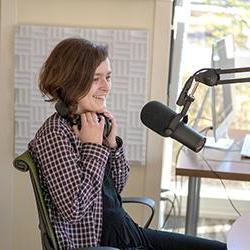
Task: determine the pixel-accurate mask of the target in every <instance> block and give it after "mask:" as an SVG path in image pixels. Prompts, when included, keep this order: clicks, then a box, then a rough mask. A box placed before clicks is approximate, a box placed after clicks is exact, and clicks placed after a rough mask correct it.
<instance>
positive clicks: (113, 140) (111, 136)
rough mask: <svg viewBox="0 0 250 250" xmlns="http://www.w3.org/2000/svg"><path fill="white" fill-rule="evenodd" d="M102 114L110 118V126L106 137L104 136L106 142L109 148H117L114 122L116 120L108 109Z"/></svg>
mask: <svg viewBox="0 0 250 250" xmlns="http://www.w3.org/2000/svg"><path fill="white" fill-rule="evenodd" d="M103 114H104V116H106V117H107V118H108V119H109V120H110V122H111V127H112V128H111V131H110V133H109V135H108V137H107V138H106V140H107V143H108V145H109V146H110V147H111V148H117V142H116V136H117V131H118V125H117V123H116V120H115V118H114V117H113V115H112V114H111V113H109V112H108V111H105V112H104V113H103Z"/></svg>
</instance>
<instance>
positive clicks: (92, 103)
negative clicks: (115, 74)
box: [77, 58, 111, 114]
mask: <svg viewBox="0 0 250 250" xmlns="http://www.w3.org/2000/svg"><path fill="white" fill-rule="evenodd" d="M110 88H111V66H110V61H109V59H108V58H106V59H105V60H104V61H102V62H101V63H100V64H99V66H98V67H97V68H96V71H95V74H94V80H93V83H92V86H91V88H90V90H89V92H88V94H87V95H86V96H84V97H82V98H81V99H80V100H79V102H78V107H77V114H82V113H84V112H97V113H103V112H104V111H105V110H106V98H107V96H108V94H109V91H110Z"/></svg>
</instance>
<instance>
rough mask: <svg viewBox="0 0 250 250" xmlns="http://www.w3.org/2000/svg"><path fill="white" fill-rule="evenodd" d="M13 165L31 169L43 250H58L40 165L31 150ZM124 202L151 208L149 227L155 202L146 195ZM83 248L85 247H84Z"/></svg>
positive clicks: (23, 169)
mask: <svg viewBox="0 0 250 250" xmlns="http://www.w3.org/2000/svg"><path fill="white" fill-rule="evenodd" d="M13 165H14V167H15V168H16V169H18V170H19V171H22V172H27V171H29V173H30V179H31V183H32V186H33V191H34V195H35V200H36V205H37V211H38V218H39V226H38V227H39V229H40V233H41V241H42V248H43V250H58V249H59V247H58V243H57V239H56V236H55V234H54V231H53V228H52V225H51V223H50V219H49V215H48V211H47V208H46V205H45V202H44V198H43V193H42V189H41V186H40V181H39V176H38V166H36V164H35V163H34V161H33V159H32V156H31V154H30V152H29V151H28V150H27V151H25V152H24V153H23V154H21V155H19V156H18V157H16V158H15V159H14V161H13ZM123 202H124V203H139V204H144V205H146V206H147V207H149V208H150V210H151V214H150V217H149V218H148V220H147V221H146V223H145V225H144V227H145V228H146V227H148V226H149V224H150V222H151V220H152V218H153V216H154V207H155V202H154V201H153V200H152V199H150V198H146V197H126V198H123ZM82 249H83V248H82ZM84 249H86V250H87V249H96V250H98V249H100V250H112V249H116V248H113V247H90V248H89V247H86V248H84Z"/></svg>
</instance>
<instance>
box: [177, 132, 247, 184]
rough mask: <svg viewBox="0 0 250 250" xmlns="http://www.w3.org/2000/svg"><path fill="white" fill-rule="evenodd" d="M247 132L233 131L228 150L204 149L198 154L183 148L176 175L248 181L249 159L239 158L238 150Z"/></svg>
mask: <svg viewBox="0 0 250 250" xmlns="http://www.w3.org/2000/svg"><path fill="white" fill-rule="evenodd" d="M247 133H249V131H247V132H246V131H242V130H233V131H231V132H230V135H232V138H234V139H235V142H234V144H233V146H232V147H231V148H230V149H229V150H219V149H212V148H204V149H203V150H201V151H200V152H199V153H194V152H193V151H191V150H189V149H187V148H183V150H182V152H181V153H180V157H179V160H178V164H177V167H176V175H182V176H195V177H207V178H216V179H217V178H221V179H228V180H240V181H250V159H246V158H241V155H240V150H241V147H242V143H243V139H244V136H245V134H247Z"/></svg>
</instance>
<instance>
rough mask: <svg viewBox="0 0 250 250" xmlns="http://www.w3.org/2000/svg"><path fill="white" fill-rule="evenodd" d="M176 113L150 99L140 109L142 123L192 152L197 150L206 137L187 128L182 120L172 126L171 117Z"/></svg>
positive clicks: (202, 145)
mask: <svg viewBox="0 0 250 250" xmlns="http://www.w3.org/2000/svg"><path fill="white" fill-rule="evenodd" d="M177 115H178V114H177V113H175V112H174V111H173V110H171V109H170V108H168V107H167V106H165V105H163V104H162V103H160V102H157V101H151V102H148V103H147V104H145V105H144V107H143V108H142V111H141V121H142V123H143V124H144V125H145V126H146V127H148V128H150V129H152V130H153V131H154V132H156V133H158V134H159V135H161V136H164V137H168V136H170V137H171V138H173V139H175V140H177V141H178V142H180V143H181V144H183V145H185V146H187V147H188V148H190V149H191V150H193V151H194V152H199V151H200V150H201V149H202V148H203V147H204V144H205V142H206V138H205V137H203V136H201V135H200V134H199V133H197V132H196V131H195V130H193V129H192V128H189V127H188V126H187V125H186V124H185V123H184V122H183V121H178V120H177V121H178V123H177V124H176V125H175V126H174V127H173V128H172V124H171V123H172V122H173V119H174V118H176V117H177Z"/></svg>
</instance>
